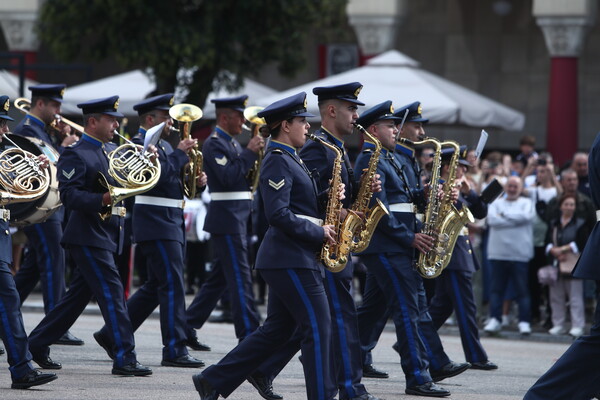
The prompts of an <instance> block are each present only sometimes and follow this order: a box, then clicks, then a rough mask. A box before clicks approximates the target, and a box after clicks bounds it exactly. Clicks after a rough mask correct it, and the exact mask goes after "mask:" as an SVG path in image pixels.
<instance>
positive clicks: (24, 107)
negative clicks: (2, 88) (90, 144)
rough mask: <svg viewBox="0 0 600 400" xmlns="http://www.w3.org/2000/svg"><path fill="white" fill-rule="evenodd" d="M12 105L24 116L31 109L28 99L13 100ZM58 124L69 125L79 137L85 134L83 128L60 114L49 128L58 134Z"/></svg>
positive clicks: (55, 116) (56, 115)
mask: <svg viewBox="0 0 600 400" xmlns="http://www.w3.org/2000/svg"><path fill="white" fill-rule="evenodd" d="M13 104H14V106H15V108H16V109H18V110H19V111H21V112H23V113H25V114H27V113H29V109H30V108H31V101H30V100H29V99H26V98H25V97H19V98H17V99H15V101H14V103H13ZM60 122H64V123H65V124H67V125H69V126H70V127H71V129H73V130H75V132H77V133H78V134H79V135H78V136H81V135H83V134H84V133H85V132H84V130H83V126H81V125H79V124H76V123H75V122H73V121H71V120H70V119H67V118H65V117H63V116H62V115H60V114H55V115H54V120H53V121H52V123H50V127H51V128H53V129H55V130H56V131H59V132H60V129H59V128H58V124H59V123H60Z"/></svg>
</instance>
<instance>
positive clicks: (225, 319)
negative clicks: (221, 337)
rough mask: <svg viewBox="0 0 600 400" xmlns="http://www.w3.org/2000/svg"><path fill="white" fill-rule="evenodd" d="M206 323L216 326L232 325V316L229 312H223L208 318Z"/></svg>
mask: <svg viewBox="0 0 600 400" xmlns="http://www.w3.org/2000/svg"><path fill="white" fill-rule="evenodd" d="M208 322H214V323H217V324H233V316H232V314H231V311H223V312H222V313H221V315H217V316H214V317H209V318H208Z"/></svg>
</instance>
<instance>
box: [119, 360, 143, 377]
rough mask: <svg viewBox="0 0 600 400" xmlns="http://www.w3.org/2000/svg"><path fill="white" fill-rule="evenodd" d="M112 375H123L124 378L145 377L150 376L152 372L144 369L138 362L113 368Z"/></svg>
mask: <svg viewBox="0 0 600 400" xmlns="http://www.w3.org/2000/svg"><path fill="white" fill-rule="evenodd" d="M112 374H113V375H124V376H146V375H152V370H151V369H150V368H148V367H144V366H143V365H142V364H140V363H139V362H137V361H136V362H132V363H131V364H127V365H123V366H122V367H113V369H112Z"/></svg>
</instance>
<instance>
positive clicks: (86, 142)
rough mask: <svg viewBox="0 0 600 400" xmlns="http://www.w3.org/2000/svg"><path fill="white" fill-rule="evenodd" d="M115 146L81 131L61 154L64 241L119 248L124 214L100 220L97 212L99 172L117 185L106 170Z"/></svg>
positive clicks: (99, 191)
mask: <svg viewBox="0 0 600 400" xmlns="http://www.w3.org/2000/svg"><path fill="white" fill-rule="evenodd" d="M115 148H116V146H115V145H114V144H112V143H106V144H103V143H102V142H101V141H99V140H98V139H96V138H93V137H91V136H89V135H87V134H84V135H83V136H82V137H81V140H79V141H78V142H77V143H75V144H74V145H73V146H71V147H68V148H66V149H65V151H64V152H63V154H62V155H61V156H60V158H59V160H58V183H59V185H58V189H59V191H60V199H61V200H62V203H63V204H64V206H65V208H66V209H67V210H68V211H69V218H68V221H67V225H66V227H65V229H64V233H63V238H62V241H61V243H62V244H63V245H78V246H91V247H97V248H101V249H105V250H109V251H112V252H117V251H120V250H121V248H122V245H123V243H122V242H123V236H124V235H121V234H120V232H121V231H122V229H123V218H122V217H118V216H115V215H112V216H111V217H110V218H108V219H107V220H105V221H103V220H101V219H100V215H99V212H100V211H102V210H103V207H102V195H103V194H104V193H105V192H106V189H105V188H102V187H101V186H100V184H99V183H98V176H99V173H102V174H103V175H104V176H105V177H106V178H107V180H108V183H109V184H110V185H115V186H116V183H115V181H114V180H113V179H112V177H110V175H109V174H108V158H107V153H110V151H112V150H114V149H115ZM105 151H106V153H105Z"/></svg>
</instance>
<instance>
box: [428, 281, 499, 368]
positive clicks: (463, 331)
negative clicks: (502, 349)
mask: <svg viewBox="0 0 600 400" xmlns="http://www.w3.org/2000/svg"><path fill="white" fill-rule="evenodd" d="M472 279H473V272H471V271H461V270H452V269H446V270H444V271H443V272H442V274H441V275H440V276H439V277H438V278H436V279H435V284H436V285H435V295H434V296H433V299H432V300H431V304H430V305H429V314H430V315H431V320H432V321H433V327H434V328H435V329H436V330H437V329H440V327H441V326H442V325H443V324H444V322H445V321H446V320H447V319H448V318H449V317H450V315H452V312H454V314H455V316H456V322H457V323H458V329H459V331H460V340H461V342H462V347H463V351H464V353H465V359H466V360H467V361H468V362H470V363H474V362H483V361H486V360H487V359H488V356H487V353H486V352H485V350H484V349H483V346H482V345H481V341H480V339H479V328H478V326H477V319H476V318H477V306H476V304H475V297H474V295H473V285H472Z"/></svg>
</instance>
